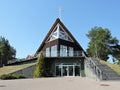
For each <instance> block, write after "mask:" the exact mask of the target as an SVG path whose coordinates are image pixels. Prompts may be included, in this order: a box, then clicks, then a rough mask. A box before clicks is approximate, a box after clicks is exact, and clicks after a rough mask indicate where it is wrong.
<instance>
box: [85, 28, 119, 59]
mask: <svg viewBox="0 0 120 90" xmlns="http://www.w3.org/2000/svg"><path fill="white" fill-rule="evenodd" d="M87 37H88V38H89V39H90V42H89V45H88V49H87V53H88V54H89V55H90V56H94V57H97V58H99V59H101V60H105V61H107V59H108V55H109V54H112V53H111V52H113V50H112V49H111V46H114V45H117V44H118V42H119V41H118V40H117V38H116V37H112V36H111V33H110V31H109V30H108V29H106V28H105V29H103V28H102V27H94V28H92V29H91V30H90V31H89V32H88V34H87Z"/></svg>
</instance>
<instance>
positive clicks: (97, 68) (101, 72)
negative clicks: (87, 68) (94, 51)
mask: <svg viewBox="0 0 120 90" xmlns="http://www.w3.org/2000/svg"><path fill="white" fill-rule="evenodd" d="M89 60H90V61H91V62H92V64H93V65H94V66H95V67H96V70H99V72H100V76H99V79H101V80H102V79H103V76H102V74H103V71H102V70H101V69H100V68H99V67H98V66H97V65H96V63H95V62H94V61H93V60H92V59H91V58H89ZM92 69H93V68H92ZM94 73H95V71H94ZM95 74H96V75H97V77H98V74H97V73H95Z"/></svg>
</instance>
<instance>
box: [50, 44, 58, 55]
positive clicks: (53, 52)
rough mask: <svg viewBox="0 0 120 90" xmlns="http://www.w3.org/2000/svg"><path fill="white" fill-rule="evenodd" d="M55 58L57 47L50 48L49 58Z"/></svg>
mask: <svg viewBox="0 0 120 90" xmlns="http://www.w3.org/2000/svg"><path fill="white" fill-rule="evenodd" d="M56 56H57V45H54V46H52V47H51V57H56Z"/></svg>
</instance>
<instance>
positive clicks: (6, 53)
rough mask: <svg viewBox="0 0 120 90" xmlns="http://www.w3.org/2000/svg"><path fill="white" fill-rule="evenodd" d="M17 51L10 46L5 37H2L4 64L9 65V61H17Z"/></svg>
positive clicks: (1, 50)
mask: <svg viewBox="0 0 120 90" xmlns="http://www.w3.org/2000/svg"><path fill="white" fill-rule="evenodd" d="M15 56H16V50H15V49H14V48H13V47H12V46H11V45H10V44H9V41H8V40H7V39H5V38H4V37H2V36H1V37H0V59H1V61H2V64H4V65H7V61H9V60H12V59H15Z"/></svg>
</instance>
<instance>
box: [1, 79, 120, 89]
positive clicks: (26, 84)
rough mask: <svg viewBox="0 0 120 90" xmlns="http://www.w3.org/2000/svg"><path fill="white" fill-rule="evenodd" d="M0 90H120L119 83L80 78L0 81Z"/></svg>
mask: <svg viewBox="0 0 120 90" xmlns="http://www.w3.org/2000/svg"><path fill="white" fill-rule="evenodd" d="M0 90H120V81H96V80H93V79H89V78H80V77H63V78H40V79H21V80H0Z"/></svg>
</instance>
